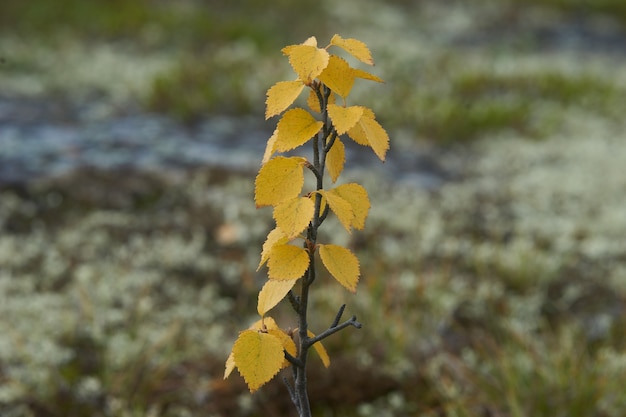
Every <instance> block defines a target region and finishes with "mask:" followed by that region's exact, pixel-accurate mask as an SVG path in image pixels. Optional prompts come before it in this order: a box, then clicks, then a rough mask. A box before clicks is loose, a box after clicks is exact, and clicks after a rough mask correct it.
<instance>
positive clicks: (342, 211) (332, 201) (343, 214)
mask: <svg viewBox="0 0 626 417" xmlns="http://www.w3.org/2000/svg"><path fill="white" fill-rule="evenodd" d="M318 193H320V194H321V195H322V196H323V197H324V199H326V203H327V204H328V205H329V206H330V209H331V210H332V211H333V213H335V215H336V216H337V218H338V219H339V222H340V223H341V225H342V226H343V227H344V228H345V229H346V230H347V231H348V233H350V232H351V231H352V230H351V227H352V220H353V219H354V211H353V210H352V206H351V205H350V203H349V202H347V201H346V200H344V199H343V197H341V196H340V195H338V194H335V193H331V192H328V191H325V190H318Z"/></svg>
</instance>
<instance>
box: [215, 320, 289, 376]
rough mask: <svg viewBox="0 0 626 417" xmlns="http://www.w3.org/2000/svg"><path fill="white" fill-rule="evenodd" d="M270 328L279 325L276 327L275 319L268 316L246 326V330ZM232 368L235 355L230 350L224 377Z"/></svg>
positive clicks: (233, 367)
mask: <svg viewBox="0 0 626 417" xmlns="http://www.w3.org/2000/svg"><path fill="white" fill-rule="evenodd" d="M271 329H280V327H278V324H276V321H275V320H274V319H273V318H272V317H270V316H267V317H262V318H261V319H259V320H257V321H255V322H254V323H252V324H251V325H250V327H248V330H263V331H267V330H271ZM234 369H235V355H233V352H232V350H231V352H230V354H229V355H228V359H226V369H225V370H224V379H226V378H228V377H229V376H230V374H231V373H232V372H233V370H234Z"/></svg>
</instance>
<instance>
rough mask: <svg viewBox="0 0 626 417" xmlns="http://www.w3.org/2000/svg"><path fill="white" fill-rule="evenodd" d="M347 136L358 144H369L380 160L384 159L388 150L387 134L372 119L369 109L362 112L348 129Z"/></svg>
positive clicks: (372, 114) (372, 115)
mask: <svg viewBox="0 0 626 417" xmlns="http://www.w3.org/2000/svg"><path fill="white" fill-rule="evenodd" d="M366 110H369V109H366ZM348 136H349V137H350V138H351V139H352V140H354V141H355V142H356V143H358V144H360V145H365V146H370V147H371V148H372V150H373V151H374V153H375V154H376V156H378V158H379V159H380V160H381V161H384V160H385V154H386V153H387V150H389V136H388V135H387V132H386V131H385V129H383V127H382V126H381V125H380V124H378V122H377V121H376V120H375V119H374V113H372V111H371V110H369V112H366V111H364V112H363V116H362V117H361V119H360V120H359V121H358V122H357V124H356V125H355V126H354V127H353V128H352V129H350V130H348Z"/></svg>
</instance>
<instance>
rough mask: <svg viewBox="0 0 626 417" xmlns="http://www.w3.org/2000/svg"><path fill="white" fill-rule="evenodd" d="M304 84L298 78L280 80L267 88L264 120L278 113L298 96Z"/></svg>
mask: <svg viewBox="0 0 626 417" xmlns="http://www.w3.org/2000/svg"><path fill="white" fill-rule="evenodd" d="M303 88H304V84H303V83H302V81H300V80H295V81H280V82H277V83H276V84H274V85H273V86H272V87H271V88H270V89H269V90H267V99H266V100H265V104H266V108H265V120H267V119H269V118H270V117H272V116H275V115H277V114H280V113H282V112H283V110H285V109H286V108H287V107H289V106H291V105H292V104H293V102H294V101H295V100H296V99H297V98H298V96H299V95H300V93H301V92H302V89H303Z"/></svg>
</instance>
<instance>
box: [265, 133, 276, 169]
mask: <svg viewBox="0 0 626 417" xmlns="http://www.w3.org/2000/svg"><path fill="white" fill-rule="evenodd" d="M277 137H278V129H274V133H272V136H270V138H269V139H268V140H267V145H265V152H264V153H263V160H262V161H261V164H265V163H266V162H267V161H269V160H270V158H271V157H272V155H274V152H276V149H274V148H275V147H276V138H277Z"/></svg>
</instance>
